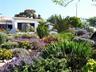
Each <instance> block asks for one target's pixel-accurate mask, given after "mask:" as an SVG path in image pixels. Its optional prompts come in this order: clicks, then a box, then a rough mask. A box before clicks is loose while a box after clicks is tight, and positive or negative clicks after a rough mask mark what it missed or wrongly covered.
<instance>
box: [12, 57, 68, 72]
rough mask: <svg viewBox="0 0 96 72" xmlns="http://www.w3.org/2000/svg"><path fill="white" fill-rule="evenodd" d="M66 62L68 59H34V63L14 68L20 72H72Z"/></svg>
mask: <svg viewBox="0 0 96 72" xmlns="http://www.w3.org/2000/svg"><path fill="white" fill-rule="evenodd" d="M66 63H67V61H66V59H62V60H59V59H46V60H44V59H40V60H36V61H34V62H33V63H32V65H27V64H23V65H22V66H21V67H20V68H19V66H17V67H15V69H13V70H14V71H18V72H70V69H68V68H67V66H66ZM12 72H13V71H12Z"/></svg>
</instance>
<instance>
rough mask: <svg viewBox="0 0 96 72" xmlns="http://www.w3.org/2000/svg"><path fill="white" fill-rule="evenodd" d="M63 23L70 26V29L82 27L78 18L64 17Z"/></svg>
mask: <svg viewBox="0 0 96 72" xmlns="http://www.w3.org/2000/svg"><path fill="white" fill-rule="evenodd" d="M65 21H66V23H67V24H70V27H79V28H81V27H82V26H83V24H82V22H81V20H80V18H78V17H69V16H68V17H66V18H65Z"/></svg>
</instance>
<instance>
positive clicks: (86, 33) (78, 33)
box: [75, 29, 89, 38]
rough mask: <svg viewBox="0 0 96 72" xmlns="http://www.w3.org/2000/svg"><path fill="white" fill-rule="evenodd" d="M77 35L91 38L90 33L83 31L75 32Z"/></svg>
mask: <svg viewBox="0 0 96 72" xmlns="http://www.w3.org/2000/svg"><path fill="white" fill-rule="evenodd" d="M75 34H76V35H77V36H79V37H81V38H89V32H87V31H86V30H83V29H79V30H77V31H76V32H75Z"/></svg>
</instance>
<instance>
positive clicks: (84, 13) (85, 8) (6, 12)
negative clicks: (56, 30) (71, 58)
mask: <svg viewBox="0 0 96 72" xmlns="http://www.w3.org/2000/svg"><path fill="white" fill-rule="evenodd" d="M76 2H77V1H76V0H75V1H74V2H72V3H71V4H69V5H68V6H67V7H62V6H59V5H55V4H54V3H53V2H52V1H51V0H0V13H2V16H11V17H12V16H14V15H15V14H17V13H19V12H21V11H24V10H25V9H34V10H36V12H37V13H39V14H41V16H42V17H43V18H48V17H50V16H51V15H53V14H58V15H59V14H61V15H62V16H64V17H66V16H75V15H76V10H75V9H76V8H75V3H76ZM78 16H79V17H84V18H87V17H92V16H96V6H93V5H92V2H91V0H81V1H80V2H79V4H78Z"/></svg>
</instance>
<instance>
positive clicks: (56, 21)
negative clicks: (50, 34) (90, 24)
mask: <svg viewBox="0 0 96 72" xmlns="http://www.w3.org/2000/svg"><path fill="white" fill-rule="evenodd" d="M47 21H48V22H50V23H51V24H52V25H53V28H54V29H56V30H57V31H58V32H63V31H65V30H67V29H69V28H70V27H79V28H81V27H82V26H83V24H82V22H81V20H80V18H78V17H69V16H67V17H66V18H62V17H61V15H59V16H57V15H52V16H51V17H50V18H49V19H48V20H47Z"/></svg>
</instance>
